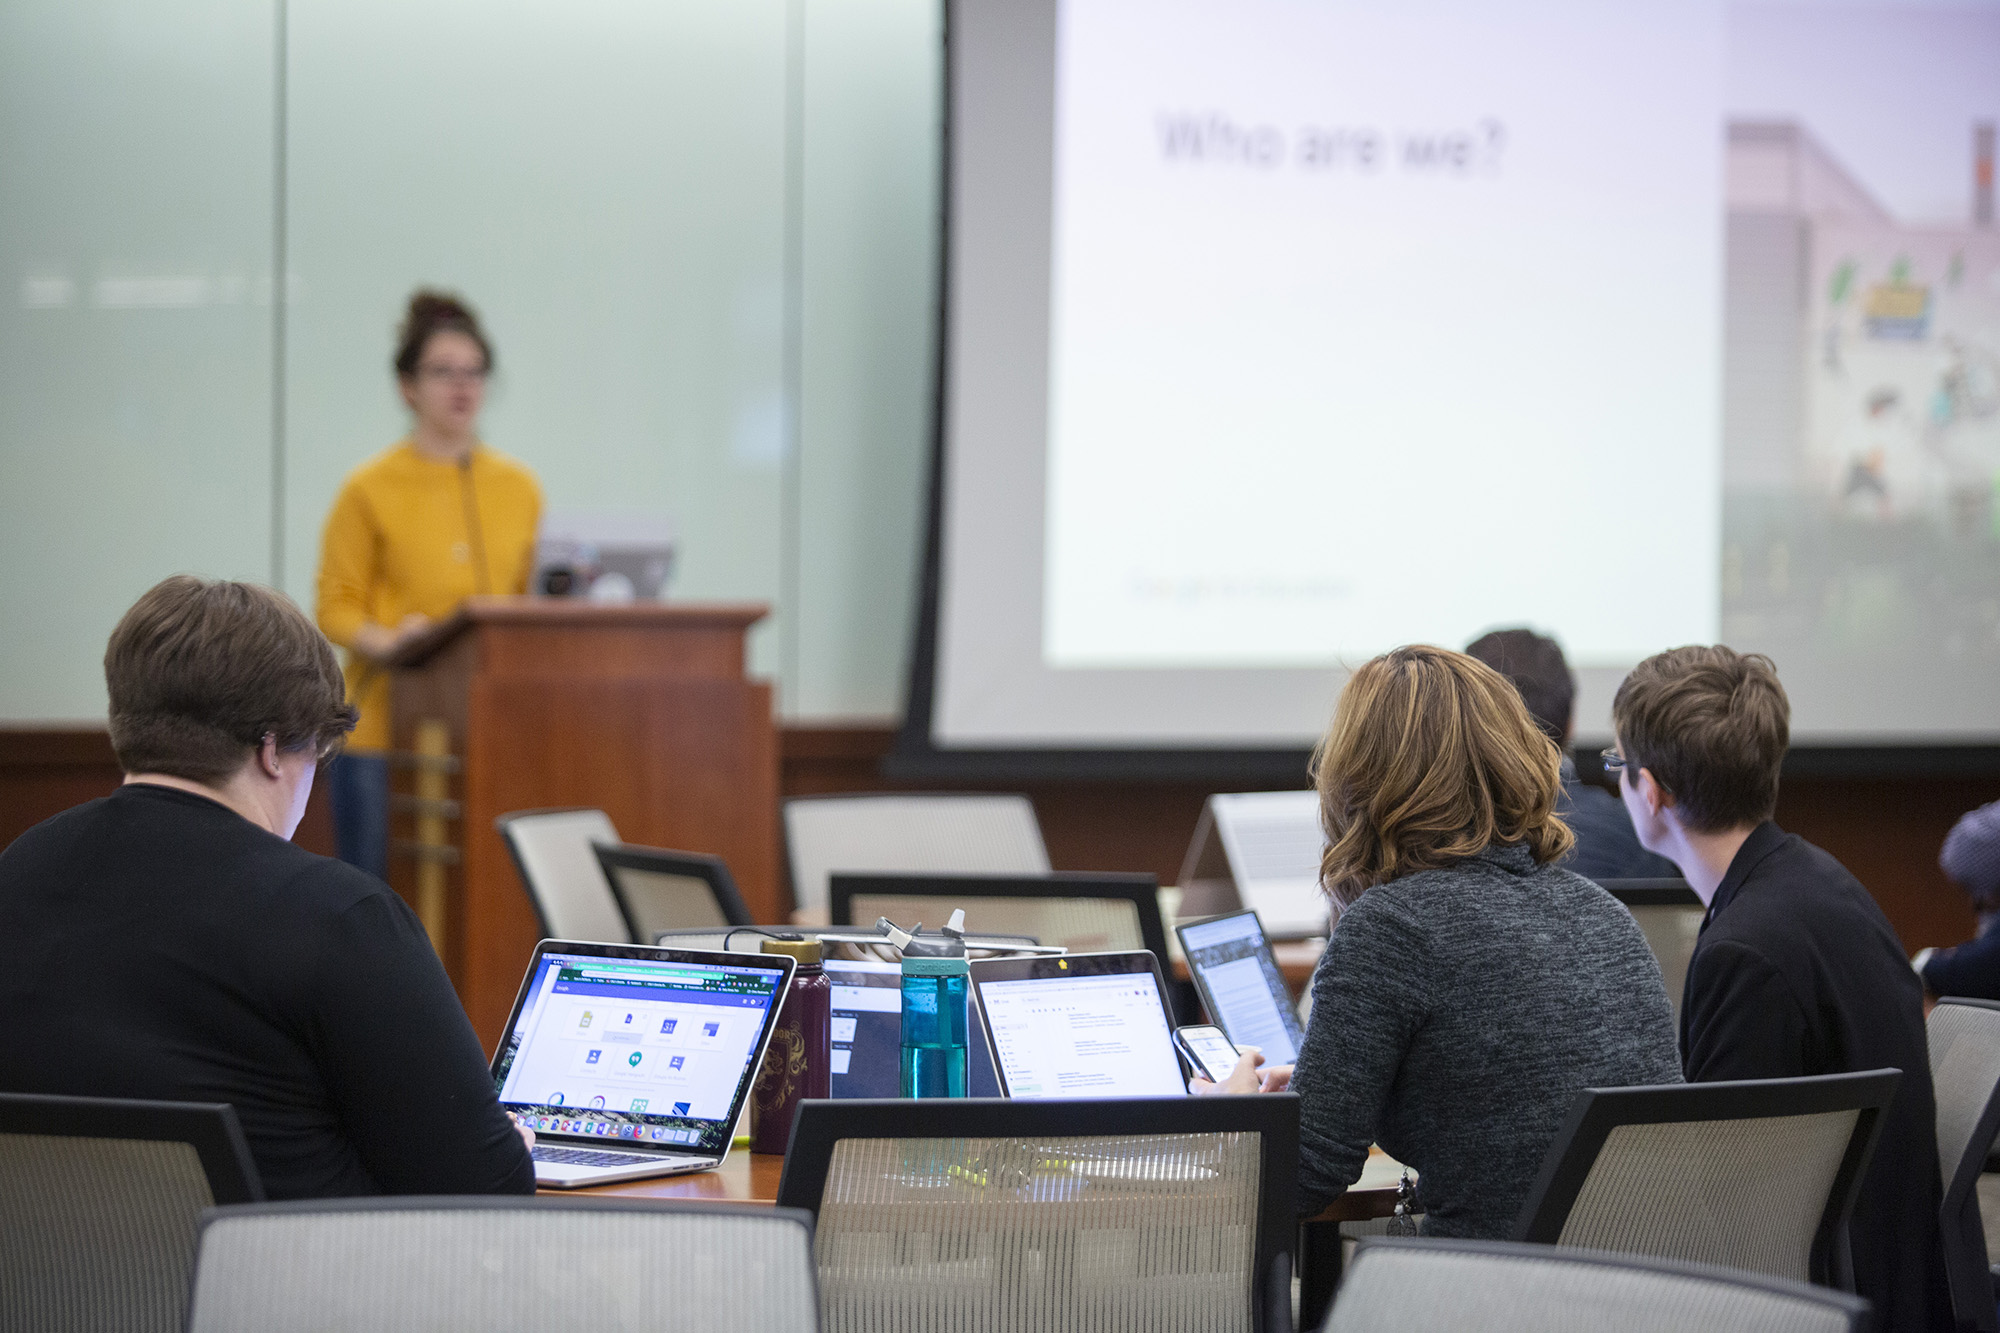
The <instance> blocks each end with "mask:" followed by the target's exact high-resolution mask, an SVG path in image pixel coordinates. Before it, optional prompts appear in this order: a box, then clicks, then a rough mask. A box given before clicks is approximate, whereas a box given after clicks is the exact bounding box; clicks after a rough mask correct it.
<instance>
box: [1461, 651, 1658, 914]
mask: <svg viewBox="0 0 2000 1333" xmlns="http://www.w3.org/2000/svg"><path fill="white" fill-rule="evenodd" d="M1465 651H1466V655H1467V656H1469V657H1476V658H1478V659H1479V660H1480V661H1482V662H1484V663H1486V665H1487V666H1490V667H1492V668H1493V669H1494V670H1495V671H1497V672H1499V673H1500V674H1501V675H1503V676H1505V677H1506V678H1507V679H1508V680H1509V681H1511V682H1513V685H1514V688H1515V689H1517V690H1519V691H1520V692H1521V702H1522V703H1524V704H1526V705H1527V706H1528V712H1529V714H1530V715H1531V716H1533V718H1534V719H1535V725H1537V726H1539V727H1540V728H1541V729H1542V731H1543V733H1544V734H1545V735H1547V736H1548V738H1549V739H1550V740H1552V741H1554V742H1555V743H1556V748H1558V749H1559V750H1561V751H1562V796H1561V797H1560V798H1558V799H1557V801H1556V814H1557V815H1558V816H1559V817H1560V818H1561V819H1562V821H1563V823H1565V824H1567V825H1569V829H1570V832H1572V833H1574V834H1575V835H1576V846H1575V848H1574V849H1573V850H1571V852H1570V854H1569V855H1568V856H1567V857H1565V858H1564V859H1563V863H1562V867H1563V869H1565V870H1573V871H1575V872H1576V873H1577V874H1579V875H1582V876H1583V877H1584V878H1585V879H1595V880H1606V879H1679V878H1680V877H1681V872H1680V870H1679V869H1678V868H1677V867H1676V866H1675V865H1674V863H1673V862H1671V861H1669V860H1667V859H1666V858H1665V857H1661V856H1655V855H1653V853H1651V852H1649V851H1647V850H1646V849H1645V848H1644V847H1641V846H1640V845H1639V835H1638V834H1637V833H1635V832H1633V831H1632V817H1631V816H1630V815H1628V814H1626V813H1625V806H1624V804H1623V803H1622V802H1621V801H1619V799H1618V798H1617V797H1616V796H1614V795H1612V794H1611V793H1610V792H1608V791H1606V790H1604V788H1602V787H1599V786H1597V785H1595V784H1594V783H1589V782H1585V781H1584V780H1583V779H1581V778H1579V777H1578V776H1577V773H1576V761H1575V760H1574V759H1572V758H1571V757H1570V752H1569V751H1570V746H1569V742H1570V736H1571V734H1572V733H1573V732H1574V731H1575V730H1576V677H1575V676H1573V675H1571V674H1570V669H1569V662H1568V661H1567V660H1565V659H1564V657H1563V650H1562V645H1560V644H1558V643H1557V642H1556V641H1555V640H1554V639H1551V638H1548V637H1546V636H1545V635H1541V634H1537V633H1535V632H1534V631H1533V630H1531V629H1497V630H1494V631H1493V632H1491V633H1490V634H1482V635H1480V636H1479V637H1478V638H1477V639H1474V640H1473V641H1472V642H1471V643H1469V644H1467V645H1466V648H1465Z"/></svg>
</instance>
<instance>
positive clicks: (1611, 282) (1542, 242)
mask: <svg viewBox="0 0 2000 1333" xmlns="http://www.w3.org/2000/svg"><path fill="white" fill-rule="evenodd" d="M1720 24H1721V16H1720V10H1719V7H1718V6H1717V5H1716V4H1713V3H1709V4H1700V3H1691V4H1674V5H1653V6H1624V5H1619V6H1606V5H1597V4H1580V3H1541V4H1524V5H1507V6H1494V5H1490V4H1483V3H1478V2H1477V0H1448V2H1447V3H1431V4H1419V5H1408V6H1401V5H1399V6H1359V5H1330V4H1327V3H1323V2H1322V0H1255V2H1254V3H1249V4H1245V3H1240V2H1238V0H1064V3H1062V4H1061V5H1060V6H1059V8H1058V11H1057V25H1058V26H1057V34H1056V35H1057V40H1056V87H1055V128H1056V133H1055V160H1054V194H1053V203H1054V207H1053V214H1054V219H1053V251H1052V264H1051V269H1052V279H1051V311H1050V349H1049V406H1048V444H1047V474H1046V486H1047V524H1046V553H1045V565H1044V571H1043V580H1044V589H1043V635H1042V652H1043V656H1044V660H1045V661H1046V663H1047V664H1048V665H1049V666H1051V667H1056V668H1071V667H1118V666H1130V667H1171V666H1208V665H1244V666H1309V665H1326V666H1330V665H1333V664H1336V663H1339V662H1343V661H1344V662H1353V661H1358V660H1361V659H1362V658H1365V657H1367V656H1369V655H1372V654H1374V653H1377V652H1380V651H1383V650H1385V649H1387V648H1390V647H1392V646H1394V645H1396V644H1398V643H1404V642H1409V641H1412V640H1426V641H1434V642H1444V643H1461V642H1464V641H1465V640H1467V639H1469V638H1471V637H1473V636H1474V635H1476V634H1477V633H1479V632H1480V631H1481V630H1482V629H1484V628H1486V627H1489V626H1491V625H1492V624H1493V623H1494V620H1495V617H1496V614H1498V613H1500V609H1502V608H1504V614H1505V615H1506V616H1508V617H1509V618H1511V619H1514V620H1517V621H1522V622H1527V623H1535V624H1543V625H1556V626H1561V627H1562V632H1563V634H1564V637H1565V642H1566V644H1567V646H1568V648H1569V651H1570V654H1571V656H1572V658H1573V659H1575V660H1576V661H1578V662H1579V663H1582V664H1586V665H1588V664H1595V663H1603V664H1613V663H1618V664H1623V663H1629V662H1632V661H1635V660H1637V659H1638V658H1640V657H1643V656H1645V655H1646V654H1647V653H1649V652H1652V651H1655V650H1656V649H1657V648H1658V647H1659V646H1661V645H1662V644H1669V643H1684V642H1690V641H1712V640H1713V639H1714V638H1715V637H1716V632H1717V624H1718V604H1719V591H1718V589H1719V582H1718V569H1717V563H1718V557H1719V552H1720V524H1721V514H1720V509H1721V417H1720V384H1719V381H1718V375H1717V368H1718V366H1719V364H1720V360H1721V331H1722V319H1721V299H1722V291H1723V278H1722V218H1723V204H1722V183H1723V171H1722V152H1723V140H1722V136H1721V135H1720V134H1719V132H1718V127H1719V125H1720V123H1721V119H1722V41H1721V29H1720ZM1579 522H1581V523H1583V524H1584V525H1586V527H1587V528H1594V530H1595V531H1597V532H1598V533H1600V534H1601V536H1602V540H1601V541H1599V542H1597V543H1595V544H1593V545H1592V546H1591V547H1590V554H1589V557H1588V558H1587V559H1582V558H1579V551H1578V540H1577V538H1578V524H1579ZM1663 534H1671V540H1672V545H1673V549H1674V551H1675V558H1674V559H1673V560H1672V561H1671V562H1662V561H1661V560H1660V559H1659V557H1658V552H1659V549H1660V537H1661V536H1662V535H1663Z"/></svg>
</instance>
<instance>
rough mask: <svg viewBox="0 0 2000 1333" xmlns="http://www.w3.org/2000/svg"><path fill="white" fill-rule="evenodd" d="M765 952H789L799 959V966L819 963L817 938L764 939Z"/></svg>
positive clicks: (815, 965) (811, 965)
mask: <svg viewBox="0 0 2000 1333" xmlns="http://www.w3.org/2000/svg"><path fill="white" fill-rule="evenodd" d="M764 952H765V953H782V954H790V955H791V956H792V957H794V958H796V959H798V960H799V963H800V965H801V966H804V967H818V966H819V965H820V945H819V941H818V940H765V941H764Z"/></svg>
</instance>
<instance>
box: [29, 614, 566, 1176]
mask: <svg viewBox="0 0 2000 1333" xmlns="http://www.w3.org/2000/svg"><path fill="white" fill-rule="evenodd" d="M105 676H106V681H107V683H108V685H109V686H110V695H111V740H112V745H113V746H114V748H115V749H116V750H117V752H118V757H119V761H120V764H121V765H122V767H123V768H124V769H125V770H126V774H127V776H126V780H125V785H124V786H122V787H121V788H119V790H118V791H117V792H116V793H115V794H113V795H111V796H108V797H105V798H104V799H102V800H96V801H91V802H89V803H87V804H85V805H81V806H78V807H76V808H75V809H73V810H69V811H65V812H64V813H62V814H60V815H57V816H55V817H54V818H53V819H49V820H46V821H44V822H43V823H41V824H38V825H36V826H35V827H34V828H32V829H30V830H28V831H27V832H26V833H24V834H22V835H21V836H20V837H19V838H18V839H16V840H15V841H14V843H13V844H12V845H11V846H9V847H8V848H7V849H6V851H5V852H4V853H0V939H4V940H6V941H7V942H8V946H9V947H8V962H7V966H6V967H5V968H4V969H0V1014H5V1015H6V1021H5V1022H0V1089H5V1090H7V1091H9V1092H29V1093H52V1094H66V1095H73V1096H91V1097H137V1098H159V1099H164V1100H169V1101H200V1102H228V1103H230V1104H231V1105H232V1106H234V1107H235V1108H236V1114H237V1117H238V1118H239V1119H240V1121H241V1122H242V1125H243V1130H244V1134H245V1136H246V1137H247V1138H248V1140H249V1144H250V1151H251V1155H252V1156H253V1157H254V1158H255V1160H256V1163H257V1169H258V1172H259V1174H260V1175H261V1176H262V1177H263V1183H264V1189H265V1192H266V1193H267V1194H269V1195H270V1197H272V1198H275V1199H286V1198H305V1197H326V1196H335V1195H362V1194H483V1193H530V1192H532V1191H533V1189H534V1168H533V1164H532V1162H531V1161H530V1159H529V1153H528V1147H529V1143H530V1142H531V1140H529V1139H528V1136H527V1133H526V1131H519V1130H517V1129H516V1127H515V1125H514V1124H513V1123H512V1122H511V1121H510V1120H509V1119H508V1117H507V1116H506V1114H505V1113H504V1112H503V1111H502V1110H501V1108H500V1104H499V1101H498V1098H497V1097H496V1096H495V1092H494V1087H493V1079H492V1077H491V1075H490V1074H489V1072H488V1069H487V1064H486V1060H485V1057H484V1055H483V1053H482V1052H481V1050H480V1048H479V1042H478V1039H477V1038H476V1037H475V1036H474V1035H473V1031H472V1025H471V1024H470V1023H469V1022H468V1021H467V1019H466V1017H465V1011H464V1009H463V1008H461V1007H460V1005H459V1003H458V999H457V997H456V996H455V995H454V994H453V993H452V989H451V984H450V982H449V981H448V980H447V979H446V977H445V974H444V969H443V967H442V966H440V964H439V962H438V958H437V955H436V953H435V952H434V951H433V950H432V948H431V945H430V941H429V940H428V938H427V937H426V936H425V934H424V930H423V927H422V925H421V924H420V923H419V922H418V920H417V918H416V914H415V913H414V912H412V911H411V910H410V909H409V907H408V906H407V905H405V904H404V902H403V901H402V899H400V898H398V897H397V896H396V895H395V894H394V893H392V892H391V891H390V890H389V889H388V887H387V886H386V885H384V884H383V883H382V882H381V881H380V880H378V879H376V878H374V877H373V876H371V875H369V874H367V873H366V872H364V871H360V870H356V869H354V868H353V867H351V866H348V865H344V864H342V863H341V862H339V861H334V860H329V859H327V858H325V857H321V856H315V855H313V854H312V853H310V852H307V851H305V850H303V849H302V848H299V847H295V846H293V845H292V844H291V842H290V841H289V839H290V837H291V834H292V831H293V830H294V829H295V828H296V827H297V825H298V821H299V817H300V815H301V813H302V812H303V811H304V808H305V801H306V796H307V794H308V793H309V792H310V791H311V788H312V778H313V772H314V769H315V768H316V766H317V764H318V763H319V762H320V761H321V760H322V759H323V758H325V757H326V756H327V755H328V754H329V753H330V752H331V751H332V750H333V749H334V748H335V747H337V746H338V744H339V742H340V740H341V738H342V737H343V736H344V735H345V734H346V732H347V730H348V729H349V728H350V727H351V726H352V725H353V718H354V713H353V710H352V709H351V708H349V707H348V706H347V705H346V704H345V702H344V701H343V686H342V682H341V676H340V669H339V666H338V664H337V662H336V661H335V659H334V655H333V650H332V647H331V646H330V645H329V644H328V643H327V642H326V640H325V638H324V637H323V636H322V635H321V634H320V633H319V631H318V630H317V629H315V628H313V626H312V624H311V622H309V621H307V620H306V618H305V617H304V615H303V614H302V613H301V612H300V611H299V610H298V608H297V607H295V606H293V605H292V604H291V602H289V601H288V600H286V599H285V598H283V597H282V596H280V595H279V594H277V593H274V592H271V591H270V590H268V589H264V588H259V587H256V586H254V585H250V584H242V583H205V582H202V581H201V580H198V579H193V578H188V577H184V576H183V577H176V578H172V579H168V580H167V581H166V582H164V583H162V584H160V585H159V586H157V587H155V588H154V589H152V590H151V591H150V592H148V593H147V594H146V595H145V596H144V597H142V598H141V599H140V600H139V602H138V603H137V604H136V605H135V606H134V607H133V608H132V610H131V611H129V612H127V614H126V616H125V619H124V620H123V621H122V622H120V624H119V626H118V629H117V630H116V631H115V632H114V633H113V634H112V636H111V643H110V647H109V649H108V651H107V652H106V654H105Z"/></svg>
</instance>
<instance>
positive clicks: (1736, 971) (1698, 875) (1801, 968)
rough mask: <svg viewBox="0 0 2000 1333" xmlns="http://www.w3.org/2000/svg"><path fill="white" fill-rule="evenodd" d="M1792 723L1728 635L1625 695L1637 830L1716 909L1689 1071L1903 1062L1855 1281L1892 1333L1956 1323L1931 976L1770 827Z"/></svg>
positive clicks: (1623, 726) (1862, 1228) (1770, 672)
mask: <svg viewBox="0 0 2000 1333" xmlns="http://www.w3.org/2000/svg"><path fill="white" fill-rule="evenodd" d="M1790 719H1791V706H1790V704H1789V702H1788V701H1787V700H1786V698H1785V691H1784V687H1783V686H1781V685H1780V684H1779V683H1778V677H1777V671H1776V669H1775V668H1774V667H1773V666H1772V664H1771V661H1770V659H1768V658H1766V657H1762V656H1758V655H1755V654H1751V655H1744V654H1741V653H1737V652H1735V651H1733V650H1732V649H1729V648H1724V647H1720V646H1718V647H1713V648H1704V647H1691V648H1676V649H1673V650H1671V651H1669V652H1664V653H1660V654H1658V655H1656V656H1654V657H1650V658H1648V659H1646V660H1645V661H1644V662H1641V663H1640V664H1639V665H1638V666H1637V667H1635V668H1633V670H1632V673H1631V674H1630V675H1628V676H1627V677H1626V678H1625V681H1624V683H1623V684H1622V685H1620V686H1619V687H1618V694H1617V697H1616V699H1615V700H1614V701H1613V703H1612V723H1613V725H1614V726H1615V727H1616V729H1617V733H1618V747H1617V749H1616V750H1608V751H1606V752H1605V762H1606V764H1607V765H1608V766H1609V767H1611V768H1612V769H1614V771H1616V772H1617V773H1619V775H1620V782H1619V786H1620V791H1621V793H1622V795H1623V797H1624V801H1625V807H1626V809H1627V810H1629V811H1630V812H1631V814H1632V824H1633V827H1634V828H1635V829H1637V830H1638V835H1639V841H1640V842H1642V843H1644V844H1645V845H1646V846H1647V848H1649V849H1650V850H1652V851H1655V852H1658V853H1660V854H1661V855H1663V856H1665V857H1667V858H1668V859H1670V860H1672V861H1673V862H1674V863H1675V864H1676V865H1678V866H1679V867H1680V868H1681V870H1682V872H1683V873H1684V874H1685V875H1686V877H1687V881H1688V883H1689V885H1690V886H1692V887H1693V889H1694V891H1695V893H1696V894H1698V895H1699V896H1700V897H1701V899H1702V901H1703V902H1704V903H1706V904H1707V906H1708V913H1707V916H1706V917H1705V918H1704V920H1703V924H1702V928H1701V935H1700V937H1699V939H1698V940H1697V942H1696V944H1695V951H1694V957H1693V959H1692V960H1691V961H1690V962H1689V964H1688V974H1687V984H1686V989H1685V991H1684V993H1683V996H1682V999H1681V1058H1682V1061H1683V1063H1684V1065H1685V1068H1686V1073H1687V1078H1688V1081H1689V1082H1691V1083H1694V1082H1713V1081H1719V1080H1726V1079H1763V1078H1798V1077H1802V1076H1806V1075H1813V1074H1841V1073H1851V1072H1856V1071H1859V1070H1866V1069H1884V1068H1893V1069H1900V1070H1901V1071H1902V1072H1903V1077H1902V1080H1901V1082H1900V1083H1899V1084H1898V1085H1897V1088H1896V1095H1895V1097H1894V1099H1893V1100H1892V1101H1891V1102H1890V1105H1889V1110H1888V1114H1887V1116H1886V1117H1885V1119H1884V1124H1883V1129H1882V1135H1881V1138H1880V1139H1879V1140H1878V1142H1877V1144H1876V1148H1875V1157H1874V1160H1873V1161H1872V1162H1871V1163H1870V1164H1869V1167H1868V1171H1867V1173H1866V1174H1865V1175H1864V1176H1863V1177H1862V1183H1861V1191H1860V1195H1859V1197H1858V1198H1857V1200H1856V1202H1855V1206H1854V1218H1853V1222H1852V1225H1851V1227H1850V1245H1851V1250H1852V1255H1853V1264H1854V1286H1855V1290H1856V1291H1857V1292H1858V1293H1859V1294H1861V1295H1862V1296H1865V1297H1867V1298H1868V1299H1869V1300H1870V1301H1871V1302H1873V1303H1874V1306H1875V1310H1876V1314H1877V1316H1878V1318H1879V1319H1880V1321H1881V1326H1882V1327H1883V1328H1884V1329H1887V1330H1889V1331H1890V1333H1903V1331H1905V1330H1909V1331H1914V1330H1919V1329H1950V1328H1951V1327H1952V1326H1953V1315H1952V1306H1951V1296H1950V1292H1949V1290H1948V1288H1947V1286H1946V1283H1945V1271H1944V1261H1943V1256H1942V1251H1941V1249H1940V1245H1939V1233H1938V1207H1939V1204H1940V1202H1941V1200H1942V1196H1943V1184H1942V1181H1941V1179H1940V1175H1939V1169H1938V1155H1937V1109H1936V1103H1935V1100H1934V1096H1933V1091H1932V1087H1931V1074H1930V1056H1929V1048H1928V1045H1927V1043H1926V1041H1925V1037H1924V1010H1923V994H1922V987H1921V985H1920V984H1919V982H1918V980H1917V974H1916V972H1915V971H1914V970H1913V969H1912V968H1911V967H1910V964H1909V960H1908V956H1907V955H1906V954H1905V953H1904V950H1903V945H1902V941H1900V940H1899V939H1897V937H1896V932H1895V929H1894V928H1893V927H1891V926H1890V924H1889V920H1888V918H1887V917H1885V916H1884V915H1883V914H1882V909H1881V908H1880V907H1878V906H1877V905H1876V903H1875V900H1874V899H1873V898H1872V897H1870V896H1869V894H1868V891H1867V890H1866V889H1865V888H1863V887H1862V886H1861V883H1860V881H1858V880H1856V879H1855V878H1854V876H1853V875H1851V874H1849V873H1848V872H1847V871H1846V869H1845V868H1843V867H1842V866H1841V864H1840V863H1839V862H1838V861H1836V860H1834V858H1833V857H1831V856H1829V855H1827V854H1826V853H1825V852H1823V851H1821V850H1820V849H1819V848H1817V847H1814V846H1813V845H1812V844H1810V843H1808V842H1806V841H1805V840H1804V839H1802V838H1799V837H1797V836H1795V835H1792V834H1788V833H1786V832H1785V831H1784V830H1783V829H1781V828H1779V827H1778V826H1777V825H1776V824H1775V823H1773V822H1771V813H1772V811H1773V810H1774V809H1775V808H1776V806H1777V802H1778V770H1779V767H1780V765H1781V764H1782V763H1783V761H1784V757H1785V749H1786V746H1787V745H1788V743H1789V739H1790ZM1968 1239H1969V1240H1970V1241H1971V1243H1973V1244H1975V1245H1977V1244H1978V1243H1979V1242H1978V1238H1977V1237H1976V1236H1972V1237H1968ZM1974 1252H1975V1253H1977V1251H1976V1250H1975V1251H1974Z"/></svg>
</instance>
